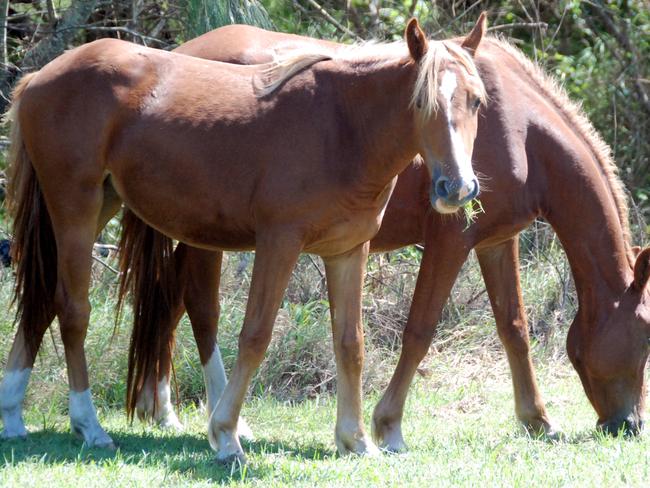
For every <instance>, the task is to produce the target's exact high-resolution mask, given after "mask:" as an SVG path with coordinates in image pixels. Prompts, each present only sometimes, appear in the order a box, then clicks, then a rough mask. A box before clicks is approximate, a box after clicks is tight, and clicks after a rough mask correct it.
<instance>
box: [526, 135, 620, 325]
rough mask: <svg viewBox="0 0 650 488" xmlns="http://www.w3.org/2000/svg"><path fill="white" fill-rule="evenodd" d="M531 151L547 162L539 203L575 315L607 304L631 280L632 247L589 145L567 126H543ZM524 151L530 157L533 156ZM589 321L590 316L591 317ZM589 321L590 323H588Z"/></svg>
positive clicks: (600, 309) (606, 181)
mask: <svg viewBox="0 0 650 488" xmlns="http://www.w3.org/2000/svg"><path fill="white" fill-rule="evenodd" d="M543 132H545V133H546V134H545V136H543V137H541V138H540V139H539V146H538V148H536V149H535V151H534V152H535V153H537V155H540V156H538V157H540V158H541V159H543V160H546V165H545V166H546V179H547V184H546V185H545V188H544V190H543V191H544V194H545V198H544V199H543V201H544V202H545V203H542V205H541V207H542V208H543V209H545V212H544V213H545V217H546V218H547V220H548V221H549V223H550V224H551V226H552V227H553V229H554V230H555V232H556V234H557V235H558V237H559V239H560V241H561V242H562V245H563V246H564V249H565V251H566V254H567V257H568V259H569V263H570V265H571V270H572V273H573V277H574V280H575V284H576V291H577V294H578V302H579V307H580V313H583V314H590V315H591V314H598V313H599V312H600V311H605V310H607V309H608V308H609V307H611V306H612V304H613V301H615V300H617V299H618V297H620V296H621V295H622V293H623V291H624V290H625V289H626V288H627V286H628V285H629V283H630V282H631V280H632V260H631V259H632V257H631V250H630V247H629V245H628V243H627V242H626V241H625V238H624V229H623V227H622V224H621V218H627V216H619V210H618V208H617V206H616V203H615V201H614V198H613V196H612V188H611V185H610V182H609V181H608V179H607V176H606V175H605V174H604V173H603V171H602V169H601V167H600V166H599V163H598V161H597V160H596V158H595V156H594V153H593V150H592V148H591V147H590V146H589V145H588V144H587V142H586V141H584V140H583V139H582V138H581V137H578V136H577V134H576V137H571V136H567V134H573V132H572V131H571V129H570V128H566V129H565V130H564V131H558V130H548V131H543ZM535 157H536V156H532V155H531V154H530V152H529V159H530V158H535ZM591 318H592V319H593V318H594V317H591ZM590 322H591V321H590Z"/></svg>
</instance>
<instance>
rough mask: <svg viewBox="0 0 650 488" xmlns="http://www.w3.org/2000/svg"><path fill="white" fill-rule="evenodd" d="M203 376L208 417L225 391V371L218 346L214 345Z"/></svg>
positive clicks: (204, 367) (226, 380)
mask: <svg viewBox="0 0 650 488" xmlns="http://www.w3.org/2000/svg"><path fill="white" fill-rule="evenodd" d="M203 376H204V379H205V391H206V393H207V396H208V416H210V415H212V411H213V410H214V407H216V406H217V403H219V399H220V398H221V395H222V394H223V390H225V389H226V383H227V382H228V378H226V370H225V369H224V367H223V360H222V359H221V352H220V351H219V346H218V345H216V344H215V346H214V351H213V352H212V356H210V360H209V361H208V362H207V363H206V364H205V366H203Z"/></svg>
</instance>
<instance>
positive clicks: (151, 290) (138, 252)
mask: <svg viewBox="0 0 650 488" xmlns="http://www.w3.org/2000/svg"><path fill="white" fill-rule="evenodd" d="M119 267H120V271H121V273H120V283H119V288H118V315H119V312H120V311H121V309H122V305H123V304H124V299H125V297H126V294H127V293H128V292H129V291H130V292H131V294H132V302H133V331H132V333H131V344H130V345H129V363H128V374H127V386H126V411H127V415H128V417H129V419H131V420H133V413H134V412H135V409H136V404H137V400H138V396H139V395H140V393H141V392H142V389H143V388H144V386H145V382H146V380H147V378H149V377H153V378H155V381H154V384H153V395H154V407H153V408H154V412H153V413H154V415H155V408H156V403H157V398H158V381H157V379H158V376H159V372H160V366H161V365H160V355H161V353H162V351H163V350H164V349H163V348H168V351H169V353H170V355H171V352H172V350H173V347H174V329H175V328H174V325H175V323H174V320H173V313H174V310H175V308H176V307H177V306H178V302H179V300H180V297H181V294H180V293H179V292H178V291H177V290H176V282H177V280H176V266H175V260H174V243H173V241H172V239H170V238H169V237H167V236H165V235H163V234H161V233H160V232H158V231H156V230H155V229H153V228H151V227H150V226H148V225H147V224H146V223H144V222H143V221H142V220H140V219H139V218H138V217H137V216H136V215H135V214H134V213H133V212H131V211H130V210H128V209H125V211H124V214H123V217H122V238H121V241H120V263H119Z"/></svg>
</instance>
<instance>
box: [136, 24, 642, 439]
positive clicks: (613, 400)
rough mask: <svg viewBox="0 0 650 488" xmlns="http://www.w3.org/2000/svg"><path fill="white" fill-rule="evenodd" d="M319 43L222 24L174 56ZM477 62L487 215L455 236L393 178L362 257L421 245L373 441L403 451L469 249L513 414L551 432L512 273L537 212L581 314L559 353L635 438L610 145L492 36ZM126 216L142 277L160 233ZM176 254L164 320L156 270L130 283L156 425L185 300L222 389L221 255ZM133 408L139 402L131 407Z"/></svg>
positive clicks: (144, 394)
mask: <svg viewBox="0 0 650 488" xmlns="http://www.w3.org/2000/svg"><path fill="white" fill-rule="evenodd" d="M323 43H325V44H327V45H331V43H327V42H326V41H318V40H314V39H309V38H304V37H299V36H294V35H287V34H280V33H276V32H268V31H264V30H261V29H258V28H255V27H249V26H228V27H223V28H220V29H217V30H214V31H212V32H209V33H207V34H204V35H203V36H201V37H198V38H196V39H194V40H192V41H189V42H187V43H186V44H184V45H183V46H181V47H179V48H178V51H179V52H183V53H185V54H192V55H196V56H201V57H206V58H209V59H216V60H223V61H228V62H235V63H252V62H262V61H265V60H268V59H271V57H272V56H273V51H274V50H275V49H283V50H284V49H291V48H299V47H304V46H305V45H314V44H317V45H320V44H323ZM475 61H476V64H477V66H478V68H479V72H480V73H481V76H482V78H483V80H484V83H485V86H486V89H487V92H488V97H489V99H490V100H491V101H492V102H491V103H490V104H489V107H488V108H487V110H486V112H485V113H484V114H483V115H482V116H481V117H480V118H479V130H478V137H477V139H476V142H475V147H474V156H473V159H474V166H475V168H477V170H478V171H480V172H481V173H482V174H484V175H486V176H487V177H488V178H489V187H490V191H489V192H485V193H484V194H483V195H482V197H481V202H482V205H483V207H484V209H485V213H483V214H481V215H480V216H479V217H478V219H477V221H476V222H475V223H474V224H473V225H471V227H470V228H469V229H464V228H463V227H464V225H465V224H464V222H459V221H456V220H454V219H451V220H450V219H442V218H441V216H440V215H438V214H436V213H432V212H430V211H429V206H428V204H427V203H426V202H427V201H428V197H427V194H428V191H429V186H428V176H427V174H426V171H425V170H424V169H423V168H422V167H420V166H417V165H412V166H409V167H408V168H407V169H406V170H405V171H404V172H402V173H401V174H400V176H399V178H398V182H397V186H396V189H395V191H394V193H393V196H392V197H391V199H390V201H389V204H388V207H387V210H386V214H385V216H384V219H383V222H382V226H381V229H380V231H379V233H378V235H377V236H375V238H373V240H372V241H371V243H370V250H371V252H373V251H386V250H392V249H396V248H399V247H402V246H406V245H408V244H413V243H419V242H424V244H425V251H424V255H423V258H422V264H421V268H420V274H419V277H418V281H417V285H416V288H415V294H414V297H413V303H412V306H411V311H410V315H409V318H408V322H407V324H406V329H405V331H404V344H403V349H402V354H401V357H400V360H399V364H398V366H397V370H396V372H395V374H394V376H393V379H392V381H391V382H390V385H389V387H388V390H387V391H386V393H385V394H384V396H383V398H382V399H381V401H380V402H379V404H378V405H377V408H376V409H375V413H374V416H373V434H374V436H375V440H376V441H378V442H379V443H380V444H381V445H382V446H383V447H385V448H387V449H391V450H402V449H404V448H405V443H404V439H403V437H402V433H401V420H402V416H403V411H404V402H405V399H406V394H407V391H408V386H409V384H410V382H411V381H412V378H413V375H414V373H415V370H416V367H417V366H418V363H419V362H420V361H421V359H422V358H423V357H424V355H425V354H426V352H427V350H428V348H429V345H430V343H431V340H432V336H433V334H434V331H435V327H436V324H437V322H438V319H439V317H440V313H441V311H442V307H443V305H444V303H445V301H446V300H447V297H448V295H449V293H450V291H451V287H452V285H453V282H454V280H455V278H456V276H457V274H458V272H459V270H460V268H461V265H462V264H463V262H464V261H465V259H466V257H467V256H468V254H469V252H470V251H471V249H476V252H477V256H478V260H479V264H480V266H481V270H482V272H483V277H484V280H485V284H486V287H487V290H488V294H489V297H490V301H491V304H492V308H493V311H494V315H495V318H496V323H497V330H498V333H499V337H500V338H501V341H502V342H503V345H504V347H505V349H506V354H507V357H508V361H509V364H510V368H511V371H512V380H513V386H514V394H515V395H514V396H515V411H516V415H517V417H518V419H519V420H520V421H521V422H522V424H523V425H524V426H525V427H526V428H527V429H528V430H530V431H532V432H536V433H539V432H543V433H546V434H549V435H554V434H555V432H556V429H555V427H554V426H553V424H552V422H551V420H550V418H549V416H548V414H547V412H546V409H545V406H544V402H543V400H542V397H541V395H540V393H539V390H538V387H537V383H536V380H535V374H534V370H533V364H532V361H531V357H530V353H529V338H528V325H527V322H526V314H525V308H524V304H523V299H522V294H521V286H520V281H519V269H518V266H519V263H518V239H517V235H518V233H519V231H521V230H522V229H524V228H525V227H526V226H527V225H529V224H530V222H532V220H533V219H535V218H536V217H540V216H541V217H544V218H546V219H547V220H548V221H549V222H550V223H551V225H552V226H553V228H554V229H555V231H556V232H557V234H558V236H559V238H560V240H561V242H562V244H563V246H564V248H565V250H566V252H567V255H568V258H569V261H570V263H571V269H572V271H573V275H574V278H575V282H576V287H577V292H578V300H579V310H578V314H577V316H576V318H575V320H574V322H573V324H572V326H571V328H570V331H569V336H568V341H567V348H568V353H569V357H570V359H571V361H572V363H573V365H574V366H575V368H576V370H577V371H578V374H579V376H580V379H581V380H582V383H583V386H584V389H585V392H586V393H587V396H588V397H589V400H590V401H591V403H592V405H593V406H594V408H595V410H596V412H597V414H598V424H599V425H600V426H601V427H603V428H604V429H605V430H607V431H610V432H613V433H616V432H618V430H619V429H620V428H624V429H627V430H628V431H630V432H638V431H639V429H640V427H641V425H642V415H643V403H644V366H645V363H646V360H647V356H648V336H649V333H650V330H649V319H650V316H649V315H648V314H649V313H650V311H648V308H647V307H648V297H647V292H646V291H645V289H646V282H647V280H648V273H649V270H650V268H648V259H649V256H650V252H649V251H648V250H646V251H644V252H643V253H641V254H640V255H639V256H638V258H636V256H635V255H634V252H633V251H632V249H631V247H630V245H629V238H630V237H629V230H628V216H627V206H626V201H625V196H624V195H623V192H622V186H621V183H620V181H619V180H618V178H617V176H616V171H615V166H614V163H613V161H612V160H611V158H610V156H609V148H608V147H607V146H606V145H605V144H604V143H603V142H602V140H601V139H600V137H599V136H598V135H597V134H596V132H595V131H594V129H593V128H592V126H591V125H590V124H589V122H588V121H587V119H586V118H585V117H584V115H583V114H582V112H581V111H580V110H579V108H577V107H576V106H575V105H574V104H573V103H571V102H570V101H569V100H568V98H567V97H566V95H565V94H564V93H563V92H562V91H561V89H560V88H558V87H557V86H556V85H555V84H554V83H553V81H552V80H550V79H549V78H548V77H546V76H545V75H544V74H543V73H542V72H541V70H540V69H539V68H538V67H537V66H535V65H534V64H533V63H532V62H531V61H530V60H528V59H527V58H526V57H525V56H524V55H523V54H522V53H521V52H520V51H519V50H517V49H515V48H514V47H512V46H510V45H509V44H507V43H505V42H503V41H499V40H497V39H492V38H489V39H486V40H484V41H483V44H482V46H481V50H480V52H479V53H478V54H477V56H476V59H475ZM125 218H126V222H127V227H126V228H127V232H126V233H125V239H126V241H127V244H130V245H131V247H132V248H129V246H127V255H128V256H125V257H124V262H123V268H124V269H125V270H126V268H127V267H128V265H129V264H130V263H131V264H134V266H132V268H131V273H133V274H134V275H136V276H137V275H138V273H142V274H147V272H146V271H145V270H142V271H140V270H139V267H138V266H137V264H136V263H135V262H133V256H137V255H139V254H140V253H141V252H142V248H141V247H140V248H138V247H134V246H133V244H135V243H136V242H137V241H136V240H135V236H137V237H138V239H142V238H143V236H145V235H146V236H148V237H147V238H148V239H150V240H151V242H158V241H159V240H160V239H164V237H163V236H160V235H159V234H157V233H156V232H155V231H154V230H153V229H148V230H147V229H145V228H144V224H142V223H139V221H138V220H137V218H135V217H133V216H132V215H129V214H127V215H126V216H125ZM156 235H157V236H158V237H156ZM174 255H175V260H174V261H175V262H174V263H172V262H170V263H169V264H174V265H175V266H176V268H177V269H176V272H177V273H178V276H177V277H176V278H175V279H174V278H173V277H172V279H171V281H170V282H169V283H166V284H165V285H167V286H168V287H169V290H174V289H177V290H178V291H179V294H178V296H177V299H178V302H177V304H176V306H175V307H171V311H170V313H169V314H168V315H167V316H165V317H157V319H158V320H155V319H153V318H152V316H151V315H147V314H146V313H142V311H147V310H148V311H149V313H151V312H152V311H153V310H159V307H158V305H157V303H159V302H160V298H158V299H157V300H155V299H154V300H153V301H152V303H149V304H147V303H142V302H143V292H147V293H149V295H147V298H148V299H151V297H155V296H158V297H160V296H161V295H165V292H164V286H163V290H158V292H157V294H156V293H154V292H152V291H151V284H152V282H153V281H154V278H153V277H154V276H155V274H153V273H151V272H149V273H148V275H147V276H145V277H138V278H137V280H138V282H139V283H140V285H141V288H142V287H143V289H142V291H140V292H138V290H137V286H136V292H135V297H136V298H135V302H136V304H138V307H136V309H137V310H138V311H140V312H141V313H140V314H136V319H135V330H134V341H135V342H136V343H137V342H138V340H139V341H140V342H141V344H140V345H139V349H140V350H142V349H145V350H147V352H148V353H149V354H152V353H151V350H150V349H148V348H147V346H148V345H149V344H150V339H151V338H153V337H156V338H157V340H158V341H160V352H159V354H158V355H157V356H156V355H151V356H149V357H147V358H145V357H144V356H140V357H139V358H138V359H139V360H140V361H139V363H138V362H137V361H136V363H138V364H137V365H136V366H137V368H136V369H137V370H138V373H137V375H139V376H137V375H136V376H137V379H136V380H134V379H130V384H131V388H132V392H135V394H136V396H137V397H138V401H137V408H138V411H139V414H140V416H153V417H154V418H155V419H156V420H157V421H158V422H159V423H162V424H170V423H172V422H174V423H176V417H175V416H174V415H173V411H172V407H171V404H170V403H169V402H168V401H167V399H168V394H167V396H164V397H163V396H161V397H159V398H158V399H157V400H154V397H155V395H154V393H155V390H154V387H155V385H156V383H157V382H158V389H159V391H165V392H168V391H169V386H168V379H169V372H170V364H171V350H172V347H173V330H174V328H175V326H176V324H177V322H178V320H179V319H180V316H181V315H182V313H183V303H182V300H184V301H185V306H186V307H187V311H188V314H189V316H190V319H191V322H192V327H193V329H194V335H195V337H196V340H197V344H198V346H199V353H200V356H201V360H202V362H203V364H204V367H205V368H206V369H210V368H211V369H216V370H219V371H220V372H221V376H220V377H221V378H223V383H222V384H221V385H220V386H219V387H215V386H214V385H213V386H212V389H209V390H208V394H209V395H213V394H214V390H215V389H219V390H221V389H223V388H224V386H225V373H223V367H222V366H221V362H220V358H219V356H218V348H215V344H216V322H217V320H218V314H219V312H218V301H217V298H216V297H217V293H218V285H219V272H220V264H221V254H220V253H211V252H208V251H205V250H199V249H193V248H190V247H188V246H185V245H182V244H181V245H179V246H178V247H177V248H176V251H175V253H174ZM635 258H636V266H635ZM125 276H128V274H125ZM167 276H169V275H167ZM131 279H134V280H135V278H131ZM166 293H167V294H168V293H169V291H167V292H166ZM148 341H149V342H148ZM136 350H138V347H136ZM213 350H214V351H215V354H214V356H210V354H211V353H212V351H213ZM136 357H137V356H136ZM143 375H144V376H143ZM143 377H144V378H146V379H143ZM143 385H144V386H143ZM209 402H212V403H214V402H215V400H209ZM129 405H130V408H134V407H135V401H132V402H131V403H130V404H129ZM154 407H155V408H154ZM170 412H171V413H170Z"/></svg>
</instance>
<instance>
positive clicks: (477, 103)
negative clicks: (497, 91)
mask: <svg viewBox="0 0 650 488" xmlns="http://www.w3.org/2000/svg"><path fill="white" fill-rule="evenodd" d="M480 106H481V99H480V98H477V99H476V100H474V103H473V104H472V108H473V109H474V110H478V108H479V107H480Z"/></svg>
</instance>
